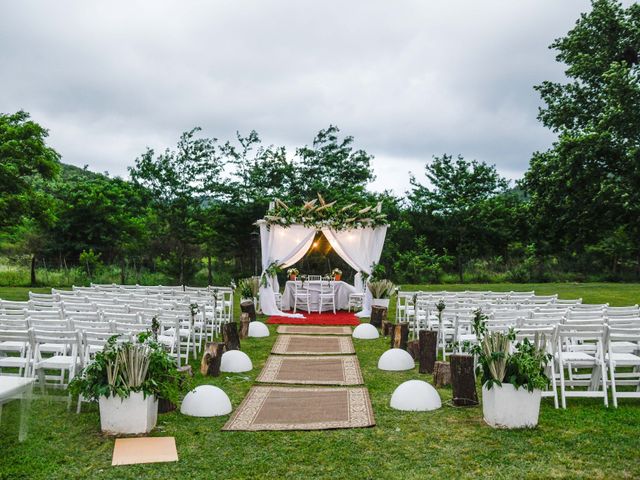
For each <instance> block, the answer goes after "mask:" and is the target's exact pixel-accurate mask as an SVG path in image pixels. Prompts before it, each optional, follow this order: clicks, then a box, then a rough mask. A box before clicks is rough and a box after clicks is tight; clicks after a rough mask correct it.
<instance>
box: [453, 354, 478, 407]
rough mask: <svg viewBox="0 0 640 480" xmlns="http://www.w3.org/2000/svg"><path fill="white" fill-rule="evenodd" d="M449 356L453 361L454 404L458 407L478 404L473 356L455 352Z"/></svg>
mask: <svg viewBox="0 0 640 480" xmlns="http://www.w3.org/2000/svg"><path fill="white" fill-rule="evenodd" d="M449 358H450V361H451V386H452V387H453V388H452V390H453V404H454V405H455V406H456V407H468V406H471V405H478V394H477V393H476V376H475V374H474V372H473V356H472V355H468V354H463V353H455V354H453V355H451V356H450V357H449Z"/></svg>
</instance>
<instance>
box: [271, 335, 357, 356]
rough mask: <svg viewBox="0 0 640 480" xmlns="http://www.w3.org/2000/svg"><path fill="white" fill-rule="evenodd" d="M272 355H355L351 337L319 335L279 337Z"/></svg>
mask: <svg viewBox="0 0 640 480" xmlns="http://www.w3.org/2000/svg"><path fill="white" fill-rule="evenodd" d="M271 353H277V354H281V355H319V354H328V355H331V354H348V353H355V350H354V348H353V342H352V341H351V337H337V336H335V337H321V336H319V335H278V338H277V339H276V342H275V343H274V345H273V348H272V349H271Z"/></svg>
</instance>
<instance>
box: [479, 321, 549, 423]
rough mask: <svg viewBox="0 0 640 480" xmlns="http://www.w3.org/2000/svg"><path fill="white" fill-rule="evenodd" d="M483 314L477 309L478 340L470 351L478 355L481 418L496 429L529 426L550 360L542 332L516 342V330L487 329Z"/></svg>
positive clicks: (536, 413) (534, 420)
mask: <svg viewBox="0 0 640 480" xmlns="http://www.w3.org/2000/svg"><path fill="white" fill-rule="evenodd" d="M486 318H487V317H486V315H484V314H483V313H482V311H481V310H477V311H476V312H475V315H474V321H473V330H474V333H475V335H476V339H477V343H476V344H475V345H473V346H472V347H471V348H470V349H469V350H470V351H471V352H472V353H474V354H475V355H477V358H478V372H479V373H480V374H481V381H482V413H483V416H484V421H485V422H486V423H487V424H488V425H490V426H492V427H495V428H525V427H528V428H531V427H535V426H536V425H537V424H538V416H539V413H540V399H541V394H542V390H543V389H546V388H548V386H549V383H550V380H549V378H548V377H547V375H546V374H545V369H546V366H547V364H548V363H549V361H550V359H551V355H549V354H548V353H547V352H546V350H545V348H544V343H545V339H544V335H542V336H539V335H536V336H535V338H534V341H533V342H531V341H529V339H527V338H525V339H523V340H522V341H521V342H517V343H516V344H515V347H514V348H513V349H512V348H511V347H512V342H513V341H515V337H516V334H515V331H514V330H513V329H510V330H509V331H507V332H500V331H493V332H489V331H488V330H487V327H486Z"/></svg>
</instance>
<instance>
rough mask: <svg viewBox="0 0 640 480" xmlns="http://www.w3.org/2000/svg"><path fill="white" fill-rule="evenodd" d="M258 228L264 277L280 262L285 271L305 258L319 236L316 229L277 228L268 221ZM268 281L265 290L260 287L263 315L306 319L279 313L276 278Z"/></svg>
mask: <svg viewBox="0 0 640 480" xmlns="http://www.w3.org/2000/svg"><path fill="white" fill-rule="evenodd" d="M258 225H259V226H260V242H261V246H262V249H261V251H262V275H265V276H266V270H267V268H268V267H269V265H271V264H272V263H273V262H278V265H280V266H281V267H283V268H286V267H288V266H289V265H293V264H294V263H296V262H297V261H298V260H300V259H301V258H302V257H304V255H305V253H307V251H308V250H309V248H311V244H312V243H313V238H314V237H315V235H316V230H315V228H308V227H305V226H303V225H291V226H289V227H286V228H285V227H281V226H278V225H267V222H265V221H259V222H258ZM266 279H267V285H266V287H265V286H262V285H261V286H260V306H261V308H262V313H264V314H265V315H270V316H271V315H275V316H279V317H296V318H303V317H304V315H301V314H298V313H295V314H293V313H285V312H282V311H280V310H279V309H278V307H277V305H276V297H275V295H274V287H275V285H274V281H273V278H272V277H269V276H266ZM276 281H277V280H276Z"/></svg>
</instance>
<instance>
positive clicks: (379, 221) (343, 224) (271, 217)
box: [264, 194, 387, 230]
mask: <svg viewBox="0 0 640 480" xmlns="http://www.w3.org/2000/svg"><path fill="white" fill-rule="evenodd" d="M336 203H337V202H336V201H333V202H327V201H325V199H324V198H323V197H322V195H320V194H318V198H317V199H314V200H310V201H308V202H305V203H304V204H303V205H302V206H289V205H287V204H286V203H284V202H283V201H282V200H279V199H276V201H275V202H274V205H273V207H272V208H271V209H270V210H269V211H268V212H267V214H266V215H265V216H264V220H265V221H266V222H267V224H268V225H280V226H282V227H288V226H290V225H294V224H302V225H304V226H305V227H314V228H323V227H330V228H332V229H334V230H348V229H350V228H361V227H377V226H380V225H386V224H387V215H386V214H385V213H382V202H378V203H377V204H376V205H375V206H372V205H369V206H366V207H363V206H362V205H361V204H360V205H358V204H357V203H350V204H348V205H344V206H343V205H337V204H336Z"/></svg>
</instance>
